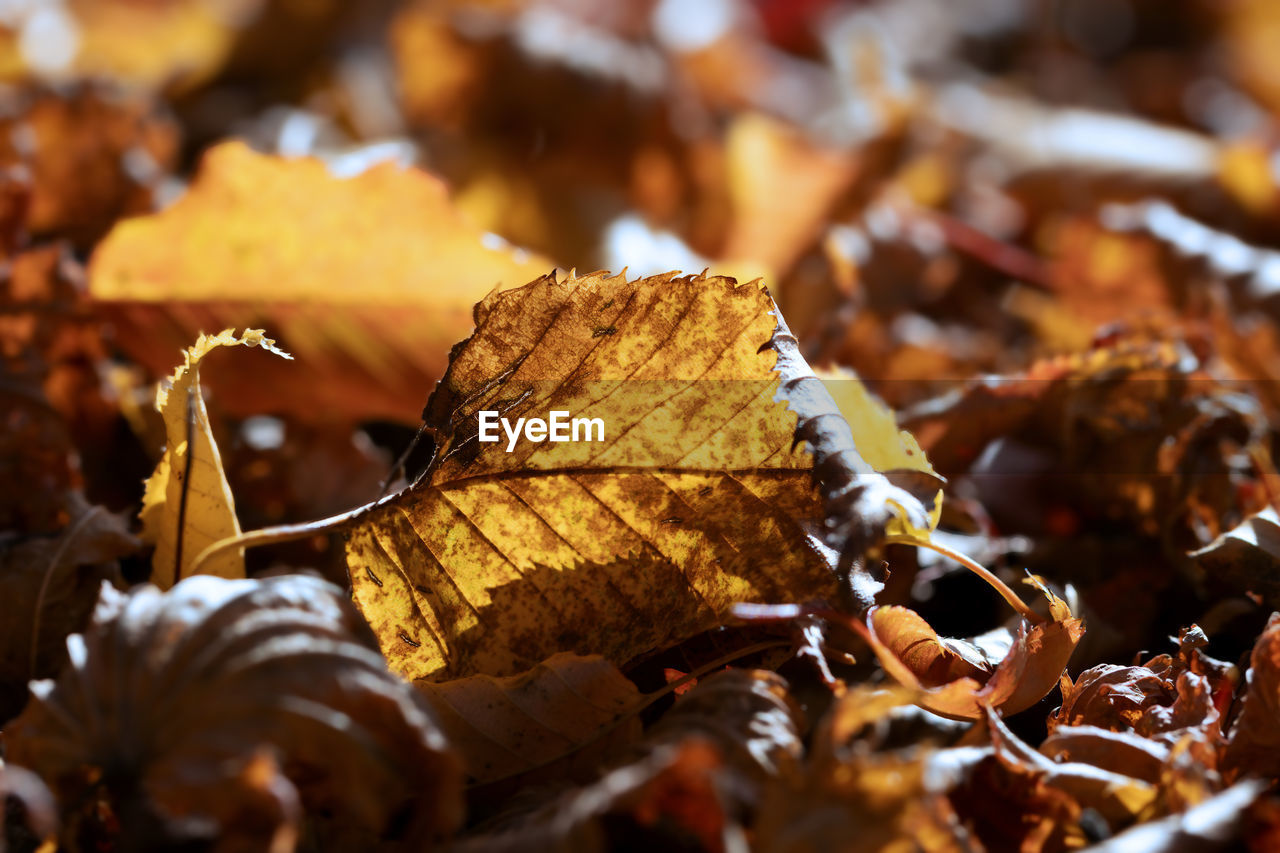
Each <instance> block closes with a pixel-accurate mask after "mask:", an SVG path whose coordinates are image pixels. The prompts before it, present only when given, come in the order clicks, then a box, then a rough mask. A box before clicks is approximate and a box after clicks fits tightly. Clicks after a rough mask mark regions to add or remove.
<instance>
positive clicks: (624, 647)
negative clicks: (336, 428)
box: [347, 274, 936, 680]
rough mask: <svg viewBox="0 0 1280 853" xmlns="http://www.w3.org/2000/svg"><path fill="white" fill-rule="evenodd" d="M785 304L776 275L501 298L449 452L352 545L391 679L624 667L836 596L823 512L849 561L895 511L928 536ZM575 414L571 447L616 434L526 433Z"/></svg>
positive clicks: (448, 430)
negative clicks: (773, 605) (846, 412)
mask: <svg viewBox="0 0 1280 853" xmlns="http://www.w3.org/2000/svg"><path fill="white" fill-rule="evenodd" d="M775 311H776V309H775V308H774V306H773V303H772V301H771V300H770V299H769V297H768V294H767V293H765V292H764V291H763V289H762V288H761V287H759V286H758V285H755V284H747V285H739V284H738V283H737V282H735V281H734V280H732V279H726V278H718V277H716V278H704V277H700V276H699V277H686V278H679V277H676V276H675V275H673V274H668V275H663V276H654V277H651V278H647V279H642V280H638V281H632V282H628V281H627V280H626V279H625V278H624V277H623V276H616V277H609V276H607V275H605V274H593V275H591V276H586V277H583V278H567V279H565V280H563V281H557V280H556V279H554V278H550V277H548V278H544V279H541V280H539V281H535V282H533V283H531V284H529V285H526V286H525V287H522V288H518V289H516V290H512V291H507V292H504V293H498V294H494V295H493V296H491V297H489V298H487V299H486V300H485V301H483V302H481V303H480V304H479V305H478V306H477V308H476V323H477V330H476V333H475V334H474V335H473V336H472V337H471V338H469V339H468V340H467V341H465V342H463V343H462V344H461V345H459V346H458V347H456V348H455V350H454V353H453V359H452V363H451V364H450V367H449V371H448V373H447V374H446V375H445V377H444V379H443V380H441V383H440V385H439V386H438V387H437V389H436V391H435V393H434V394H433V395H432V397H431V399H430V401H429V402H428V404H427V407H426V410H425V413H424V414H425V417H426V421H427V426H428V428H429V429H431V430H433V431H434V432H435V433H436V435H437V441H438V450H437V455H436V458H435V461H434V462H433V463H432V465H431V467H430V469H429V470H428V471H427V472H426V473H425V474H424V475H423V477H422V478H420V480H419V482H418V483H417V484H416V485H415V486H414V487H413V488H412V489H411V490H409V491H407V492H405V493H403V494H401V495H399V496H397V497H396V498H395V499H394V500H393V501H391V502H390V503H384V504H382V505H381V506H379V507H377V508H375V509H373V510H371V511H370V512H369V513H367V514H366V515H364V516H363V517H362V518H361V519H359V520H358V521H357V522H356V523H355V524H354V526H353V528H352V530H351V534H350V538H349V541H348V545H347V554H348V565H349V567H350V571H351V578H352V585H353V589H354V594H355V598H356V601H357V603H358V605H359V606H360V608H361V610H362V611H363V612H364V613H365V615H366V618H367V619H368V620H369V622H370V624H371V625H373V627H374V630H375V632H376V633H377V634H378V636H379V638H380V641H381V643H382V647H383V650H384V652H385V653H386V655H387V657H388V659H389V660H390V661H391V664H392V666H393V667H395V668H396V669H397V670H398V671H400V672H402V673H404V674H405V675H406V676H407V677H410V678H428V679H432V680H438V679H441V678H444V677H449V676H453V677H457V676H462V675H468V674H471V673H474V672H485V673H488V674H491V675H507V674H511V673H514V672H518V671H520V670H521V669H522V668H526V667H528V666H532V665H533V663H535V662H536V661H537V660H539V659H542V658H545V657H548V656H550V655H552V654H554V653H556V652H558V651H564V650H574V651H578V652H579V653H589V652H591V653H599V654H602V655H604V657H605V658H606V659H608V660H611V661H613V662H615V663H620V664H621V663H624V662H626V661H627V660H629V659H631V658H633V657H634V656H636V655H638V654H642V653H645V652H648V651H651V650H653V649H657V648H662V647H665V646H669V645H672V644H674V643H676V642H679V641H680V640H682V639H685V638H687V637H689V636H691V635H692V634H694V633H697V632H698V631H701V630H704V629H706V628H709V627H711V626H713V625H715V624H717V623H718V622H721V621H724V620H725V619H726V618H727V617H728V615H729V609H730V607H731V606H732V605H733V604H734V603H735V602H737V601H742V600H744V599H753V598H765V599H775V600H777V599H783V600H793V599H795V598H801V599H805V598H813V597H820V596H831V595H833V594H834V593H835V590H836V586H835V574H834V572H833V568H834V566H833V565H832V563H833V556H834V555H833V554H832V553H831V552H830V551H827V550H824V549H823V548H822V547H821V546H820V543H819V541H818V539H817V536H816V534H817V528H816V524H815V523H816V522H817V521H818V520H819V519H821V518H822V516H823V515H824V511H825V513H826V514H827V515H832V516H834V517H835V518H836V519H837V521H838V522H839V523H840V524H842V525H845V527H844V528H839V529H836V530H835V531H833V535H832V537H831V538H832V543H833V544H836V543H839V544H841V545H842V546H843V548H844V549H845V550H846V552H847V553H846V558H847V559H848V560H849V561H852V560H853V559H854V558H856V557H860V556H861V555H862V553H863V552H864V551H865V550H867V549H868V548H869V547H871V546H872V545H873V544H874V543H875V542H876V540H877V538H883V536H884V530H885V525H886V524H887V523H888V521H889V520H890V519H891V518H894V517H895V516H896V515H904V516H908V517H910V518H911V519H912V520H913V523H914V524H915V525H916V526H917V527H927V524H928V517H927V514H926V512H925V510H924V509H923V507H922V506H921V505H920V504H919V502H918V501H917V500H916V499H915V498H913V497H912V496H911V495H910V494H909V493H907V492H905V491H904V490H902V489H897V488H896V487H893V486H891V485H889V484H888V481H887V480H886V479H885V478H884V477H883V476H882V475H879V474H876V473H875V472H874V471H873V470H872V469H871V467H870V466H869V465H867V464H866V463H865V462H863V461H862V460H861V458H859V457H858V455H857V450H856V447H855V444H854V439H853V438H852V437H851V436H850V433H849V426H848V424H846V422H845V421H844V420H843V418H841V417H840V415H839V414H838V413H837V412H836V409H835V406H834V403H833V402H832V401H831V398H830V395H829V394H827V393H826V390H825V388H823V386H822V384H821V382H820V381H819V380H817V379H816V378H814V377H813V376H812V373H811V372H808V369H807V366H806V365H805V364H804V362H803V360H802V359H801V358H800V356H799V353H798V350H797V349H796V348H795V343H794V339H791V338H790V337H789V335H788V334H786V333H785V327H784V328H783V329H782V330H781V331H778V332H777V333H776V334H775V329H776V328H777V326H778V321H777V317H776V314H775ZM770 344H772V347H771V346H770ZM775 368H776V369H775ZM806 373H807V374H808V375H807V376H806ZM780 387H781V392H780ZM784 401H786V402H789V403H790V404H791V406H792V409H793V411H788V410H787V409H786V407H785V406H784ZM486 411H487V412H490V413H492V414H491V416H487V417H490V420H489V424H490V427H491V431H490V432H489V433H488V435H487V436H486V439H487V440H486V441H482V440H481V438H482V436H481V435H480V428H481V424H480V417H481V416H480V413H481V412H486ZM556 411H559V412H563V413H565V414H564V415H563V416H562V417H563V420H562V427H563V429H564V430H565V436H566V437H571V436H569V433H568V426H569V425H568V419H569V418H573V419H579V420H580V421H581V422H582V423H588V422H589V421H591V420H592V419H595V423H596V424H597V425H598V426H596V427H590V426H588V428H589V429H591V430H593V432H588V433H584V434H583V435H582V436H580V438H579V440H578V441H577V442H574V441H571V440H570V441H556V442H548V441H544V440H542V439H544V438H545V437H546V434H545V432H544V433H541V434H536V437H535V433H533V432H532V431H527V432H526V433H525V437H523V438H521V437H520V436H519V433H518V430H519V428H520V427H519V425H518V424H519V423H520V419H524V418H528V419H534V418H538V419H546V418H549V417H550V414H549V413H551V412H556ZM498 414H500V415H501V417H502V418H504V419H505V420H506V421H507V423H508V426H507V427H504V428H503V429H504V430H507V432H506V433H503V432H502V431H500V430H499V428H498V423H497V418H498ZM513 424H515V425H516V426H514V428H513V427H512V425H513ZM544 427H545V421H544ZM526 429H527V428H526ZM895 435H896V430H895ZM513 436H514V437H513ZM797 438H800V439H803V440H804V441H806V442H808V446H809V447H810V448H813V452H812V453H810V452H807V451H806V450H803V449H797V448H796V446H795V445H796V443H797V442H796V439H797ZM588 439H589V440H588ZM815 476H816V477H818V478H819V480H820V482H821V487H822V492H823V494H825V495H826V496H828V500H827V507H826V508H825V510H824V507H823V505H822V502H821V496H820V494H819V492H818V490H815V489H814V487H813V480H814V478H815ZM934 488H936V484H935V486H934Z"/></svg>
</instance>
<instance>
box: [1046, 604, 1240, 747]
mask: <svg viewBox="0 0 1280 853" xmlns="http://www.w3.org/2000/svg"><path fill="white" fill-rule="evenodd" d="M1204 642H1207V639H1206V638H1205V636H1204V633H1203V632H1202V631H1200V629H1199V628H1198V627H1196V626H1194V625H1193V626H1191V627H1190V628H1188V629H1184V630H1183V631H1182V636H1181V639H1180V643H1179V651H1178V656H1177V657H1176V658H1175V657H1172V656H1170V655H1167V654H1166V655H1157V656H1155V657H1153V658H1151V659H1150V660H1148V661H1147V662H1146V663H1145V664H1143V665H1141V666H1115V665H1112V664H1101V665H1099V666H1095V667H1093V668H1091V669H1088V670H1085V671H1084V672H1083V673H1081V674H1080V677H1079V678H1077V679H1076V681H1075V683H1074V684H1072V683H1070V682H1069V681H1067V680H1064V686H1063V698H1062V706H1061V707H1060V708H1058V709H1057V710H1056V711H1054V712H1053V713H1052V714H1051V715H1050V716H1049V719H1048V725H1049V730H1050V732H1052V731H1054V730H1055V729H1056V728H1057V727H1058V726H1062V725H1068V726H1079V725H1087V726H1097V727H1099V728H1104V729H1109V730H1111V731H1128V730H1132V731H1135V732H1137V733H1138V734H1139V735H1142V736H1143V737H1155V738H1158V739H1159V740H1161V741H1162V742H1164V743H1165V744H1167V745H1173V744H1174V743H1175V742H1177V741H1178V740H1179V739H1180V738H1181V737H1182V736H1183V735H1184V734H1186V733H1187V730H1191V729H1194V730H1196V731H1198V732H1199V733H1201V734H1203V735H1205V736H1208V737H1211V738H1216V737H1217V736H1218V735H1219V734H1220V729H1219V720H1220V717H1221V710H1220V707H1219V706H1220V704H1221V705H1223V706H1225V703H1226V702H1227V701H1228V700H1229V697H1230V693H1231V690H1232V688H1233V686H1234V681H1233V679H1232V675H1231V668H1230V667H1227V666H1225V665H1223V664H1221V663H1220V662H1217V661H1214V660H1213V659H1212V658H1209V657H1208V656H1206V655H1204V654H1203V653H1202V652H1201V651H1200V649H1199V646H1200V645H1202V644H1203V643H1204Z"/></svg>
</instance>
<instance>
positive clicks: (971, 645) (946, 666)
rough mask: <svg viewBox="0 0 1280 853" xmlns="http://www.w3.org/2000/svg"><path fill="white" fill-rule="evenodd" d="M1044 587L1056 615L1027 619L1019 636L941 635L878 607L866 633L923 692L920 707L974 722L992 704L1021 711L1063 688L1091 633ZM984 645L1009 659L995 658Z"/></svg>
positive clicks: (914, 618)
mask: <svg viewBox="0 0 1280 853" xmlns="http://www.w3.org/2000/svg"><path fill="white" fill-rule="evenodd" d="M1041 591H1043V592H1044V593H1045V595H1046V597H1047V598H1048V599H1049V602H1050V613H1051V616H1052V618H1051V619H1049V620H1045V621H1042V622H1039V623H1037V624H1034V625H1028V624H1027V622H1026V621H1023V622H1022V623H1021V624H1020V625H1019V626H1018V628H1017V633H1016V634H1014V635H1013V636H1012V637H1009V636H1008V635H1007V634H1005V635H1004V636H990V635H984V636H983V637H981V638H978V639H977V640H976V641H974V642H969V641H964V640H954V639H950V638H945V637H939V636H938V634H937V632H936V631H934V630H933V628H932V627H930V626H929V623H927V622H926V621H925V620H924V619H923V618H921V617H920V616H919V615H918V614H917V613H915V612H914V611H912V610H909V609H907V608H905V607H876V608H872V609H871V610H869V611H868V612H867V614H866V617H865V630H861V631H860V633H862V634H863V635H864V637H865V638H866V639H867V640H868V642H870V643H871V648H872V650H873V651H874V652H875V653H876V657H878V658H879V659H880V664H881V666H883V667H884V668H885V671H886V672H887V673H889V675H891V676H892V677H893V678H894V679H896V680H897V681H898V682H900V683H901V684H903V685H905V686H907V687H910V688H913V689H916V690H918V691H920V694H919V700H918V701H919V704H920V705H921V706H922V707H924V708H926V709H928V710H930V711H933V712H934V713H935V714H941V715H942V716H944V717H952V718H954V719H968V720H976V719H980V718H982V716H983V715H984V713H985V710H984V709H988V708H997V709H999V710H1000V711H1002V712H1003V713H1006V714H1016V713H1017V712H1018V711H1023V710H1026V709H1027V708H1029V707H1031V706H1032V705H1034V704H1035V703H1036V702H1038V701H1040V699H1042V698H1043V697H1044V695H1045V694H1046V693H1048V692H1049V691H1050V690H1052V689H1053V688H1054V686H1056V685H1057V683H1058V678H1059V676H1060V675H1061V674H1062V671H1063V669H1064V668H1065V667H1066V665H1067V661H1068V659H1070V657H1071V653H1072V652H1073V651H1075V647H1076V643H1078V642H1079V641H1080V637H1081V636H1083V635H1084V624H1083V623H1082V622H1081V621H1080V620H1079V619H1077V618H1075V617H1074V616H1072V615H1071V610H1070V608H1068V607H1067V605H1066V604H1065V603H1064V602H1063V601H1062V600H1061V599H1059V598H1057V596H1055V595H1053V593H1051V592H1049V590H1048V589H1047V588H1046V587H1043V586H1041ZM854 624H855V626H857V627H859V628H863V627H864V626H863V625H861V624H859V623H854ZM984 640H986V642H985V643H984V642H983V641H984ZM984 645H985V646H987V647H988V648H991V649H992V650H993V651H995V652H997V653H998V652H1004V656H1003V657H1002V658H1000V659H999V660H995V659H993V657H992V654H991V652H989V651H988V649H987V648H984Z"/></svg>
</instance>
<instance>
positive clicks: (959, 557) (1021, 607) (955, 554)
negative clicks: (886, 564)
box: [884, 534, 1045, 625]
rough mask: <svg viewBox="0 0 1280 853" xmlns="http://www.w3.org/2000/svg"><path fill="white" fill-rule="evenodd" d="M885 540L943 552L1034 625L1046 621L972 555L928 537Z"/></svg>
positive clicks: (900, 536) (889, 537)
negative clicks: (983, 582)
mask: <svg viewBox="0 0 1280 853" xmlns="http://www.w3.org/2000/svg"><path fill="white" fill-rule="evenodd" d="M884 541H885V544H886V545H914V546H916V547H917V548H927V549H928V550H930V551H935V552H937V553H939V554H941V555H942V556H944V557H946V558H947V559H948V560H954V561H955V562H957V563H959V564H960V565H962V566H964V567H965V568H966V569H968V570H969V571H971V572H973V573H974V574H975V575H977V576H978V577H980V578H982V579H983V580H984V581H986V582H987V583H989V584H990V585H991V587H992V588H993V589H994V590H995V591H996V592H998V593H1000V597H1001V598H1003V599H1004V600H1005V601H1007V602H1009V606H1010V607H1012V608H1013V609H1014V610H1016V611H1018V613H1019V614H1020V615H1021V616H1022V617H1023V618H1024V619H1026V620H1027V621H1029V622H1030V623H1031V624H1032V625H1039V624H1040V623H1041V622H1043V621H1045V620H1044V617H1043V616H1041V615H1040V614H1039V613H1036V612H1035V611H1034V610H1032V609H1031V608H1030V607H1028V606H1027V603H1026V602H1025V601H1023V600H1022V599H1021V598H1019V597H1018V594H1017V593H1016V592H1014V591H1013V590H1012V589H1010V588H1009V585H1008V584H1006V583H1005V582H1004V581H1002V580H1000V578H998V577H996V576H995V575H994V574H992V573H991V571H990V570H989V569H987V567H986V566H984V565H982V564H981V563H979V562H978V561H977V560H975V559H973V558H972V557H967V556H965V555H964V554H961V553H960V552H959V551H953V550H951V549H950V548H948V547H946V546H945V545H939V544H938V543H936V542H930V541H929V540H928V539H917V538H916V537H914V536H906V535H901V534H899V535H895V536H886V537H885V540H884Z"/></svg>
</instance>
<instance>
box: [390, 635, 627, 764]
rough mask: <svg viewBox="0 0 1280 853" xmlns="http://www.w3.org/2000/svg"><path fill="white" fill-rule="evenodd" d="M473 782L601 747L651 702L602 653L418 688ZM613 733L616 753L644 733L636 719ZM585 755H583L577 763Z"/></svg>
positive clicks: (568, 656)
mask: <svg viewBox="0 0 1280 853" xmlns="http://www.w3.org/2000/svg"><path fill="white" fill-rule="evenodd" d="M415 686H416V687H417V688H418V689H419V690H420V691H421V692H422V695H423V696H424V697H426V700H427V701H428V702H430V703H431V706H432V708H433V709H435V712H436V717H437V719H438V720H439V721H440V730H441V731H442V732H443V733H444V735H445V737H446V738H447V739H448V741H449V744H450V746H452V747H453V748H454V749H455V750H457V751H458V754H459V755H460V756H461V758H462V761H463V764H464V765H465V766H466V768H467V775H468V777H469V779H470V781H471V782H473V783H485V782H492V781H494V780H497V779H502V778H504V777H507V776H514V775H515V774H517V773H522V772H524V771H527V770H532V769H534V768H537V767H540V766H542V765H545V764H549V763H550V762H552V761H556V760H557V759H560V758H563V757H565V756H567V755H569V754H570V753H574V752H576V751H577V750H579V749H580V748H581V747H583V746H585V745H587V744H592V743H593V742H594V743H595V745H597V746H599V745H600V744H599V743H598V739H599V738H600V736H601V735H603V734H605V732H604V729H605V728H606V727H608V726H610V725H612V724H614V723H616V722H618V721H620V720H621V719H622V717H623V716H624V715H625V714H627V712H630V711H635V710H636V709H637V708H639V707H640V706H641V705H642V704H643V701H644V697H643V696H642V694H641V693H640V691H639V689H637V687H636V686H635V684H633V683H632V682H631V681H629V680H628V679H627V678H626V677H625V676H624V675H623V674H622V673H620V672H619V671H618V670H617V668H616V667H614V666H613V664H611V663H609V662H608V661H606V660H604V659H603V658H601V657H599V656H595V655H592V656H590V657H579V656H577V655H571V654H558V655H553V656H552V657H550V658H548V659H547V660H545V661H543V662H542V663H540V664H538V665H537V666H536V667H534V668H533V669H531V670H529V671H528V672H523V673H520V674H519V675H513V676H509V677H507V678H493V677H492V676H488V675H473V676H470V677H468V678H459V679H455V680H453V681H446V682H442V683H439V684H434V683H431V682H425V681H420V682H417V684H416V685H415ZM618 729H619V730H618V731H616V733H609V736H608V738H607V742H606V743H605V744H603V745H604V746H609V747H611V748H616V747H617V746H618V745H619V744H625V743H627V742H629V741H633V740H636V739H637V738H639V736H640V720H639V718H638V717H635V716H632V717H631V718H630V719H629V720H628V721H626V722H624V723H623V724H622V725H621V726H619V727H618ZM576 758H578V756H575V759H576Z"/></svg>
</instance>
